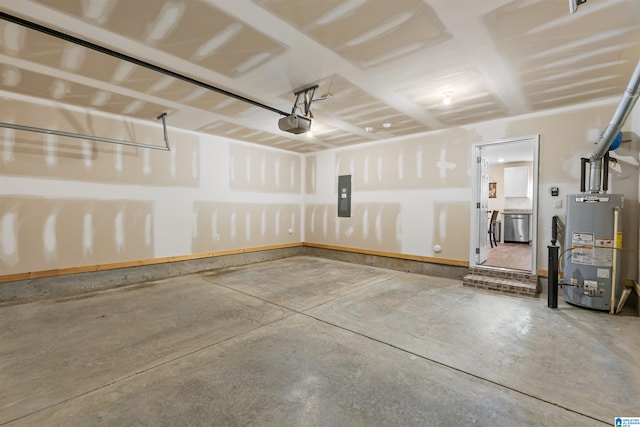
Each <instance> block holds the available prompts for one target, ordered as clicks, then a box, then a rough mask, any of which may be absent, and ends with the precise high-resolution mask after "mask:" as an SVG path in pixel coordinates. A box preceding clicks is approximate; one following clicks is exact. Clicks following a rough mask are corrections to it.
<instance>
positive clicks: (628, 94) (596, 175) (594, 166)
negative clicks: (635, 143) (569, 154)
mask: <svg viewBox="0 0 640 427" xmlns="http://www.w3.org/2000/svg"><path fill="white" fill-rule="evenodd" d="M638 95H640V61H638V65H636V69H635V71H634V72H633V74H632V75H631V79H630V80H629V85H628V86H627V89H626V90H625V92H624V94H623V95H622V99H621V100H620V104H618V108H617V110H616V112H615V114H614V115H613V118H612V119H611V123H609V126H608V127H607V128H606V129H605V130H604V132H602V135H600V139H599V141H598V145H597V146H596V148H595V149H594V151H593V153H592V154H591V157H589V160H588V163H589V192H590V193H599V192H600V190H601V185H602V182H603V176H602V171H603V159H604V158H605V157H607V156H606V154H607V152H608V151H609V148H611V143H612V142H613V141H614V140H615V139H616V137H617V136H618V134H619V133H620V129H622V126H623V125H624V123H625V121H626V120H627V117H629V114H630V113H631V110H633V106H634V105H635V103H636V101H637V100H638ZM605 168H606V165H605ZM604 179H605V180H606V179H607V177H606V176H605V177H604ZM605 186H606V184H605Z"/></svg>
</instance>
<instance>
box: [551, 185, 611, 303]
mask: <svg viewBox="0 0 640 427" xmlns="http://www.w3.org/2000/svg"><path fill="white" fill-rule="evenodd" d="M622 203H623V197H622V195H621V194H601V195H588V194H570V195H568V196H567V221H566V225H565V243H564V244H565V247H566V248H567V249H568V248H573V249H571V250H570V251H569V252H567V253H566V254H565V255H564V256H563V264H562V265H563V268H562V271H563V274H564V277H563V279H562V282H563V283H564V286H563V289H564V300H565V301H566V302H568V303H571V304H575V305H579V306H582V307H589V308H594V309H597V310H609V309H610V308H611V291H612V279H613V278H615V280H616V295H615V296H616V298H615V299H618V298H619V297H620V294H621V292H622V285H620V267H621V265H620V259H621V256H620V253H618V254H617V255H616V257H615V258H617V259H616V262H615V265H614V261H613V258H614V256H613V252H614V248H616V247H620V246H621V240H622ZM614 210H618V212H619V214H618V226H617V229H618V235H617V236H616V235H614Z"/></svg>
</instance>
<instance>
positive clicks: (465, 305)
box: [0, 257, 640, 427]
mask: <svg viewBox="0 0 640 427" xmlns="http://www.w3.org/2000/svg"><path fill="white" fill-rule="evenodd" d="M0 324H1V325H2V330H1V332H0V349H1V350H0V353H1V357H0V405H1V407H0V424H1V425H29V426H32V425H38V426H41V425H65V426H73V425H78V426H86V425H117V426H121V425H154V426H157V425H167V426H176V425H216V426H235V425H243V426H245V425H251V426H254V425H255V426H265V425H277V426H316V425H317V426H352V425H353V426H376V425H377V426H396V425H416V426H444V425H472V424H473V425H481V426H492V427H495V426H507V425H508V426H560V425H564V426H574V425H585V426H586V425H589V426H591V425H593V426H598V425H613V419H614V417H616V416H638V415H639V414H640V412H639V408H640V400H639V399H640V333H639V331H640V320H639V319H638V318H635V317H624V316H609V315H608V314H606V313H601V312H594V311H589V310H584V309H580V308H575V307H571V306H567V305H564V304H562V303H561V304H560V307H559V308H558V309H557V310H550V309H548V308H547V307H546V299H544V298H541V299H530V298H521V297H512V296H506V295H500V294H492V293H488V292H486V291H481V290H477V289H472V288H464V287H462V284H461V282H460V281H458V280H450V279H442V278H434V277H430V276H424V275H417V274H409V273H403V272H398V271H393V270H385V269H380V268H374V267H368V266H362V265H356V264H349V263H344V262H339V261H331V260H326V259H321V258H312V257H294V258H287V259H283V260H278V261H271V262H265V263H260V264H254V265H251V266H246V267H239V268H233V269H227V270H222V271H211V272H207V273H202V274H192V275H187V276H182V277H178V278H171V279H166V280H158V281H155V282H149V283H145V284H142V285H135V286H129V287H126V288H120V289H116V290H112V291H101V292H96V293H92V294H86V295H83V296H82V297H74V298H66V299H58V300H48V301H40V302H34V303H27V304H20V305H13V306H6V307H2V308H0Z"/></svg>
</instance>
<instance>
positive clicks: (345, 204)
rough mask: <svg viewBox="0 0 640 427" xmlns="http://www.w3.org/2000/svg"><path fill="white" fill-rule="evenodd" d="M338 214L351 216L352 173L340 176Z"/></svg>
mask: <svg viewBox="0 0 640 427" xmlns="http://www.w3.org/2000/svg"><path fill="white" fill-rule="evenodd" d="M338 216H339V217H350V216H351V175H340V176H338Z"/></svg>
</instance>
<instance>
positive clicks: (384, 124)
mask: <svg viewBox="0 0 640 427" xmlns="http://www.w3.org/2000/svg"><path fill="white" fill-rule="evenodd" d="M382 127H383V128H385V129H389V128H390V127H391V123H389V122H384V123H383V124H382Z"/></svg>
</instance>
